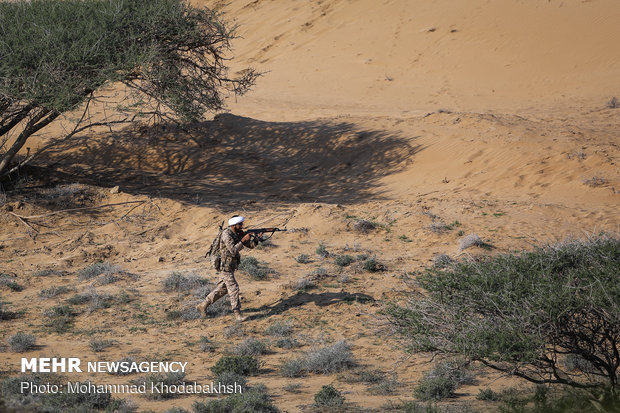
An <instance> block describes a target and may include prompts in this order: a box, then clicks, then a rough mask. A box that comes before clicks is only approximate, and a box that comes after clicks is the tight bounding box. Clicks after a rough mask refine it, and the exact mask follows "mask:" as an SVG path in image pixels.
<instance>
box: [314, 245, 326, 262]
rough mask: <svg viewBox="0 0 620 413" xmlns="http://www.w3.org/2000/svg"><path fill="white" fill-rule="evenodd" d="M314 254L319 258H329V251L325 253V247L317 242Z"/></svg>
mask: <svg viewBox="0 0 620 413" xmlns="http://www.w3.org/2000/svg"><path fill="white" fill-rule="evenodd" d="M315 252H316V255H318V256H319V257H323V258H327V257H328V256H329V251H327V247H326V246H325V244H323V242H319V246H318V247H317V249H316V251H315Z"/></svg>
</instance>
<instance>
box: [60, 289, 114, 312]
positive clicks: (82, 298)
mask: <svg viewBox="0 0 620 413" xmlns="http://www.w3.org/2000/svg"><path fill="white" fill-rule="evenodd" d="M67 303H69V304H71V305H82V304H88V307H87V311H88V312H93V311H96V310H100V309H102V308H109V307H111V306H112V304H113V303H114V297H113V296H112V295H111V294H108V293H101V294H100V293H99V292H97V290H96V289H95V288H94V287H91V288H89V289H88V290H87V291H86V292H83V293H81V294H76V295H74V296H73V297H70V298H68V299H67Z"/></svg>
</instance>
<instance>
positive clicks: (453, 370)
mask: <svg viewBox="0 0 620 413" xmlns="http://www.w3.org/2000/svg"><path fill="white" fill-rule="evenodd" d="M474 382H475V380H474V377H473V375H472V374H470V373H469V372H468V371H467V369H465V368H464V367H463V366H461V365H459V363H457V362H455V361H450V360H447V361H444V362H442V363H439V364H437V365H436V366H435V367H434V368H433V369H431V370H430V371H428V372H426V373H425V374H424V376H423V377H422V379H421V380H420V382H419V383H418V385H417V387H416V389H415V391H414V394H415V396H416V397H417V398H419V399H421V400H424V401H428V400H443V399H446V398H448V397H452V396H453V395H454V391H455V390H456V388H457V387H458V386H460V385H461V384H474Z"/></svg>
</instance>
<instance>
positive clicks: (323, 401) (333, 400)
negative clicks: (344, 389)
mask: <svg viewBox="0 0 620 413" xmlns="http://www.w3.org/2000/svg"><path fill="white" fill-rule="evenodd" d="M343 403H344V396H343V395H342V393H341V392H340V391H339V390H337V389H336V388H335V387H334V386H332V385H331V384H328V385H326V386H323V387H321V390H319V391H318V392H317V393H316V394H315V395H314V404H315V405H316V406H317V407H335V406H342V404H343Z"/></svg>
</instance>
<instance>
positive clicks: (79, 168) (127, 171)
mask: <svg viewBox="0 0 620 413" xmlns="http://www.w3.org/2000/svg"><path fill="white" fill-rule="evenodd" d="M414 140H415V137H412V138H405V137H400V136H396V135H394V134H390V133H387V132H384V131H375V130H363V129H360V128H359V127H358V126H356V125H355V124H352V123H347V122H336V121H330V120H324V121H323V120H319V121H306V122H264V121H260V120H255V119H250V118H245V117H241V116H235V115H231V114H221V115H218V116H216V117H215V119H214V120H212V121H208V122H202V123H198V124H194V125H192V126H191V127H189V128H188V129H186V130H185V131H184V130H181V129H179V128H178V127H176V126H171V125H169V124H167V125H158V126H154V127H134V128H128V129H124V130H122V131H120V132H108V133H103V134H94V133H91V134H89V135H82V136H74V137H72V138H70V139H66V140H64V141H62V142H61V143H59V144H58V145H57V146H55V147H53V148H50V149H48V150H47V151H46V152H44V153H43V154H42V155H41V156H40V158H39V159H38V163H39V164H42V165H46V168H49V169H52V171H50V172H49V173H52V174H59V175H62V176H64V177H65V178H66V177H71V176H72V177H73V179H74V180H78V181H79V182H81V183H87V184H92V185H99V186H109V187H112V186H116V185H119V186H120V188H121V190H122V191H123V192H127V193H132V194H147V195H151V196H162V197H167V198H171V199H176V200H180V201H182V202H194V203H208V204H210V205H215V206H229V205H230V206H232V205H235V206H237V207H238V206H239V202H242V203H243V204H244V206H248V205H251V204H253V203H259V202H260V203H265V202H282V201H284V202H287V201H291V202H327V203H356V202H362V201H367V200H368V199H369V198H374V199H377V198H383V197H384V194H383V193H382V191H381V190H380V189H379V184H378V181H379V179H380V178H382V177H383V176H386V175H388V174H391V173H394V172H398V171H399V170H402V169H403V168H404V167H405V166H406V165H407V163H408V162H410V161H411V158H412V156H413V155H414V154H415V153H417V152H418V151H419V150H421V149H422V148H421V147H420V145H413V144H412V142H413V141H414Z"/></svg>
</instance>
